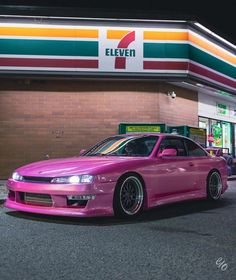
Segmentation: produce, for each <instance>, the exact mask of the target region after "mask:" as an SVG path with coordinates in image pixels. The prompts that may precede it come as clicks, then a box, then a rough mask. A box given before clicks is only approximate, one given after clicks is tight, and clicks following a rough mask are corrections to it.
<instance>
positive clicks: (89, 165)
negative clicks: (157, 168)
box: [16, 157, 140, 177]
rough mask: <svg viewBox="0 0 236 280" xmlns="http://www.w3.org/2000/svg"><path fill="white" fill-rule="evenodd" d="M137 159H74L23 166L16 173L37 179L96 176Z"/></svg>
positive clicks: (45, 161) (46, 161)
mask: <svg viewBox="0 0 236 280" xmlns="http://www.w3.org/2000/svg"><path fill="white" fill-rule="evenodd" d="M137 159H138V158H131V157H73V158H66V159H54V160H44V161H39V162H35V163H31V164H28V165H25V166H22V167H20V168H18V169H17V170H16V171H17V172H18V173H19V174H20V175H22V176H37V177H57V176H70V175H80V174H96V173H98V172H103V171H105V169H106V168H107V167H108V166H110V165H114V164H118V163H125V162H126V161H129V162H130V161H135V160H137ZM139 159H140V158H139Z"/></svg>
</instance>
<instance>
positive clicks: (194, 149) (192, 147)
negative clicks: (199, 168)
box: [185, 139, 207, 157]
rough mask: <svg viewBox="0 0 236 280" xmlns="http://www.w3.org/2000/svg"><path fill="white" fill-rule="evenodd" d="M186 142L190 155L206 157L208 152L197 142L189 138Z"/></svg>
mask: <svg viewBox="0 0 236 280" xmlns="http://www.w3.org/2000/svg"><path fill="white" fill-rule="evenodd" d="M185 144H186V147H187V150H188V156H190V157H205V156H206V155H207V154H206V152H205V151H204V150H203V149H202V148H201V147H200V146H198V145H197V144H196V143H194V142H193V141H191V140H189V139H185Z"/></svg>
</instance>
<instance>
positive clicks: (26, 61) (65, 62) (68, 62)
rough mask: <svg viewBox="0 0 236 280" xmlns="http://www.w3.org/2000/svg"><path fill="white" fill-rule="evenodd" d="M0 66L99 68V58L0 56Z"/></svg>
mask: <svg viewBox="0 0 236 280" xmlns="http://www.w3.org/2000/svg"><path fill="white" fill-rule="evenodd" d="M0 66H13V67H14V66H16V67H64V68H98V60H97V59H46V58H4V57H2V58H0Z"/></svg>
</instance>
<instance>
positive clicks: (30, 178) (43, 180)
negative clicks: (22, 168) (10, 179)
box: [23, 176, 52, 183]
mask: <svg viewBox="0 0 236 280" xmlns="http://www.w3.org/2000/svg"><path fill="white" fill-rule="evenodd" d="M51 180H52V178H49V177H33V176H23V181H24V182H32V183H50V182H51Z"/></svg>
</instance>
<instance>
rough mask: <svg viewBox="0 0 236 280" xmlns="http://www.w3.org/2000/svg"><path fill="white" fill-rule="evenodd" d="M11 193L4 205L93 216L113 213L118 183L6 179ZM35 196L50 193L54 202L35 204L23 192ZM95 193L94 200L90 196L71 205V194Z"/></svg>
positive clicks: (60, 214) (52, 213)
mask: <svg viewBox="0 0 236 280" xmlns="http://www.w3.org/2000/svg"><path fill="white" fill-rule="evenodd" d="M7 188H8V190H9V195H8V197H7V199H6V201H5V203H4V206H5V207H7V208H10V209H14V210H17V211H24V212H30V213H37V214H47V215H59V216H76V217H94V216H112V215H113V205H112V204H113V192H114V188H115V182H109V183H94V184H86V185H61V184H45V183H29V182H16V181H14V180H12V179H10V180H9V181H8V182H7ZM26 193H27V194H30V195H32V196H34V195H35V196H37V195H38V194H39V195H42V196H43V195H45V196H46V195H47V196H48V197H50V200H51V205H46V204H45V205H42V203H37V202H36V203H35V202H34V203H32V202H31V201H27V200H24V199H23V198H22V197H24V194H26ZM78 195H83V196H86V195H92V196H95V199H88V200H87V202H86V203H83V205H79V206H71V205H68V196H78Z"/></svg>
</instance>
